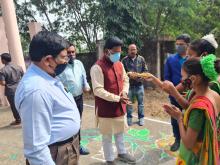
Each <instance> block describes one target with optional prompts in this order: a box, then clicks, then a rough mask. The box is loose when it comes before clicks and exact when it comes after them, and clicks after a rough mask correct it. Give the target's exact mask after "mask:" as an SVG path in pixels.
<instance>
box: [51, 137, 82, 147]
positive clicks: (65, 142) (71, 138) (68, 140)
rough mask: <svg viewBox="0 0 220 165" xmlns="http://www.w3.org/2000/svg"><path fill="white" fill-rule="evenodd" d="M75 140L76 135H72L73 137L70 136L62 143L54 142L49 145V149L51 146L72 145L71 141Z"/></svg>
mask: <svg viewBox="0 0 220 165" xmlns="http://www.w3.org/2000/svg"><path fill="white" fill-rule="evenodd" d="M76 138H78V134H77V135H74V136H72V137H70V138H69V139H66V140H64V141H60V142H56V143H53V144H50V145H49V147H51V146H61V145H64V144H67V143H72V142H73V140H75V139H76Z"/></svg>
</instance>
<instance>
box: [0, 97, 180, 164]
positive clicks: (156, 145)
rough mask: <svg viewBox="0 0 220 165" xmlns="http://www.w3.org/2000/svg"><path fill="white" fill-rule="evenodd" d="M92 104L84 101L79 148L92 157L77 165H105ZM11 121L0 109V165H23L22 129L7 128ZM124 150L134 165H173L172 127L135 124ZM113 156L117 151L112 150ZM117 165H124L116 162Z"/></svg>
mask: <svg viewBox="0 0 220 165" xmlns="http://www.w3.org/2000/svg"><path fill="white" fill-rule="evenodd" d="M93 105H94V102H93V101H92V100H88V101H85V108H84V113H83V121H82V131H81V132H82V141H81V143H82V145H84V146H86V147H87V148H88V149H89V150H90V152H91V154H90V155H88V156H81V157H80V163H79V164H80V165H101V164H104V158H103V151H102V146H101V135H100V134H99V132H98V130H97V129H96V128H95V122H94V121H95V115H94V107H93ZM12 120H13V118H12V114H11V112H10V109H9V108H5V107H1V108H0V165H24V164H25V163H24V156H23V144H22V129H21V126H13V127H12V126H9V123H10V122H11V121H12ZM135 121H137V118H134V122H135ZM125 142H126V148H127V150H128V152H129V153H130V154H132V155H133V156H135V157H136V159H137V165H174V164H175V155H176V154H177V153H171V152H170V151H169V145H170V144H171V143H172V142H173V138H172V137H171V126H170V124H169V123H168V122H160V121H158V120H154V119H153V120H151V119H149V118H146V120H145V125H144V126H142V127H140V126H138V125H137V124H135V123H134V125H133V126H132V127H130V129H129V130H128V131H127V132H126V134H125ZM114 151H115V155H117V154H116V153H117V152H116V149H115V147H114ZM117 164H118V165H125V163H123V162H119V161H117Z"/></svg>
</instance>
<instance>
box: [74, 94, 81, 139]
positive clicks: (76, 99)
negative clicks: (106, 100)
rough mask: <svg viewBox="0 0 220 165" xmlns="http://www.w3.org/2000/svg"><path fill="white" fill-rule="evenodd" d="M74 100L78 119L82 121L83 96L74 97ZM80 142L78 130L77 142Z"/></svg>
mask: <svg viewBox="0 0 220 165" xmlns="http://www.w3.org/2000/svg"><path fill="white" fill-rule="evenodd" d="M74 100H75V102H76V106H77V108H78V110H79V114H80V119H82V113H83V95H79V96H76V97H74ZM80 140H81V135H80V130H79V142H80Z"/></svg>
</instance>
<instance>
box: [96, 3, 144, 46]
mask: <svg viewBox="0 0 220 165" xmlns="http://www.w3.org/2000/svg"><path fill="white" fill-rule="evenodd" d="M99 2H100V4H101V6H102V11H103V15H104V23H105V26H104V36H105V38H107V37H109V36H113V35H115V36H118V37H119V38H121V39H122V40H123V41H124V43H125V46H127V45H128V44H130V43H136V44H137V45H138V46H141V45H142V41H141V40H140V38H141V36H142V35H143V33H142V32H143V29H142V28H143V26H142V25H143V23H142V20H141V16H140V13H139V11H140V10H141V8H142V6H141V3H140V0H135V1H124V0H117V1H116V0H99Z"/></svg>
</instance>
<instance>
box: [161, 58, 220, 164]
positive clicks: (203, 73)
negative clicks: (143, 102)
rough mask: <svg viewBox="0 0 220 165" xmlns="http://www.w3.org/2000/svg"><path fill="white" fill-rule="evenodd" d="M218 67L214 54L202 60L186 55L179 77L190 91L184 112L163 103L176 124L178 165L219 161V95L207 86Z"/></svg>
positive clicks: (217, 71)
mask: <svg viewBox="0 0 220 165" xmlns="http://www.w3.org/2000/svg"><path fill="white" fill-rule="evenodd" d="M219 71H220V62H219V60H216V57H215V56H214V55H211V56H210V55H209V56H205V57H203V58H202V59H201V60H200V58H190V59H188V60H187V61H186V62H185V63H184V64H183V68H182V77H183V79H184V80H187V83H188V87H189V88H192V92H191V94H190V96H189V98H188V99H189V100H188V103H187V104H188V107H187V109H186V111H185V113H184V115H183V114H182V113H181V111H179V110H178V108H176V107H174V106H171V105H168V104H165V105H164V106H163V107H164V109H165V111H166V112H167V113H168V114H169V115H171V116H172V117H174V118H175V119H176V120H177V121H178V125H179V130H180V135H181V145H180V150H179V156H178V159H177V165H218V163H219V156H218V141H217V128H216V116H217V115H218V113H219V110H220V96H219V95H218V94H217V93H216V92H215V91H213V90H211V89H210V88H209V82H210V81H212V80H216V79H217V77H218V73H219ZM173 89H175V87H174V88H173ZM170 92H172V91H170Z"/></svg>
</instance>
